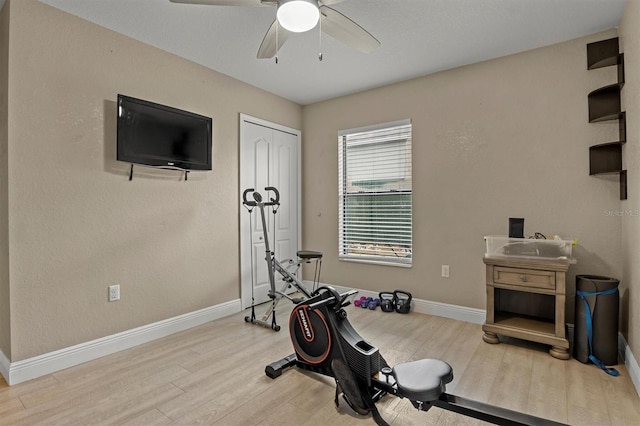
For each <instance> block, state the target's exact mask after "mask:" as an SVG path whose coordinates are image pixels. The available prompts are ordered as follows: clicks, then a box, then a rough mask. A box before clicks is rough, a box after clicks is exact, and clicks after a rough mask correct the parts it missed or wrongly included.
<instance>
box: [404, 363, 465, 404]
mask: <svg viewBox="0 0 640 426" xmlns="http://www.w3.org/2000/svg"><path fill="white" fill-rule="evenodd" d="M392 374H393V377H394V378H395V379H396V384H397V385H398V394H399V395H402V396H404V397H406V398H408V399H410V400H413V401H422V402H429V401H435V400H436V399H438V398H439V397H440V395H442V394H443V393H444V392H445V387H446V386H445V385H446V384H447V383H450V382H451V381H452V380H453V369H452V368H451V366H450V365H449V364H447V363H446V362H444V361H441V360H439V359H429V358H426V359H421V360H418V361H412V362H405V363H403V364H398V365H396V366H394V367H393V369H392Z"/></svg>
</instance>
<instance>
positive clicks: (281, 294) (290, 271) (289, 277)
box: [242, 186, 322, 331]
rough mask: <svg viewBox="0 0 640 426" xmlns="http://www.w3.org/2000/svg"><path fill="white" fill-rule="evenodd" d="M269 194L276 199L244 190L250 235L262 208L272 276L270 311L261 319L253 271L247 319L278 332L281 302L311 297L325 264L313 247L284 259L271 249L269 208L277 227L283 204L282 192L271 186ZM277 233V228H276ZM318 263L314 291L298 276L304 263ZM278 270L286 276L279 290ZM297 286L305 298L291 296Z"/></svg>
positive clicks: (268, 294)
mask: <svg viewBox="0 0 640 426" xmlns="http://www.w3.org/2000/svg"><path fill="white" fill-rule="evenodd" d="M264 190H265V191H266V193H267V194H268V193H269V192H273V194H274V198H269V201H264V200H263V198H262V195H261V194H260V193H259V192H257V191H255V190H254V188H249V189H246V190H245V191H244V192H243V193H242V205H243V206H244V207H245V208H246V209H247V211H248V212H249V221H250V222H249V224H250V225H249V227H250V229H251V232H250V234H251V235H252V231H253V227H252V226H251V217H252V213H253V209H254V208H255V207H257V208H258V210H260V218H261V220H262V232H263V237H264V247H265V261H266V262H267V272H268V278H269V291H268V293H267V296H268V297H269V298H270V299H271V303H270V305H269V307H268V308H267V310H266V312H265V313H264V315H263V316H262V318H261V319H258V318H256V312H255V306H256V305H255V299H254V294H253V288H254V280H253V272H252V273H251V315H250V316H245V317H244V320H245V321H246V322H249V323H252V324H256V325H260V326H263V327H269V328H271V329H272V330H274V331H280V326H279V325H278V323H277V321H276V306H277V305H278V302H280V300H282V299H283V298H286V299H288V300H290V301H291V302H293V303H294V304H298V303H301V302H302V301H304V300H305V299H308V298H310V297H311V292H312V291H313V290H315V289H316V288H317V286H318V283H319V281H320V270H321V267H322V253H321V252H319V251H312V250H298V251H297V253H296V256H297V257H298V258H297V259H295V260H294V259H286V260H282V261H278V260H277V259H276V256H275V252H274V251H272V250H271V248H270V247H269V232H268V230H267V218H266V214H265V207H271V208H272V211H273V214H274V229H275V214H276V213H277V212H278V208H279V207H280V192H279V191H278V190H277V189H276V188H274V187H272V186H268V187H266V188H265V189H264ZM249 194H251V195H252V198H253V201H251V200H249V199H248V196H249ZM274 232H275V231H274ZM251 246H252V249H251V254H252V256H253V240H252V241H251ZM312 261H313V262H315V273H314V277H313V290H311V291H310V290H309V289H308V288H307V287H306V286H305V285H304V283H303V282H302V281H300V279H298V271H299V270H300V268H301V266H302V264H303V263H311V262H312ZM251 265H253V258H252V259H251ZM276 272H277V273H278V274H280V275H281V276H282V287H281V288H280V290H277V289H276V279H275V273H276ZM292 287H295V288H296V289H297V290H298V291H299V292H300V293H302V296H301V297H290V296H289V295H288V294H287V291H288V290H289V289H291V288H292ZM269 317H271V321H269Z"/></svg>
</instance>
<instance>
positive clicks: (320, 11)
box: [169, 0, 380, 61]
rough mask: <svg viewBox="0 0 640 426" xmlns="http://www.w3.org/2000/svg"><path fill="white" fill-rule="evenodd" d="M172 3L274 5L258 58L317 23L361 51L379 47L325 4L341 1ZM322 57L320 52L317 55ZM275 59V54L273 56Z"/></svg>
mask: <svg viewBox="0 0 640 426" xmlns="http://www.w3.org/2000/svg"><path fill="white" fill-rule="evenodd" d="M169 1H171V2H172V3H183V4H205V5H213V6H276V7H277V8H278V9H277V13H276V19H275V21H273V23H272V24H271V26H270V27H269V30H267V33H266V34H265V36H264V39H263V40H262V44H261V45H260V48H259V49H258V55H257V57H258V58H259V59H265V58H273V57H274V56H275V55H276V53H277V52H278V50H279V49H280V48H281V47H282V45H283V44H284V42H285V41H287V38H288V37H289V36H290V35H291V33H296V32H305V31H309V30H311V29H312V28H314V27H315V26H316V25H318V23H320V29H321V30H322V32H324V33H326V34H328V35H330V36H331V37H333V38H335V39H336V40H338V41H341V42H342V43H344V44H346V45H347V46H350V47H352V48H354V49H356V50H359V51H361V52H363V53H369V52H372V51H373V50H375V49H377V48H378V47H379V46H380V42H379V41H378V40H377V39H376V38H375V37H374V36H372V35H371V34H370V33H369V32H368V31H367V30H365V29H364V28H362V27H361V26H360V25H358V24H356V23H355V22H354V21H352V20H351V19H349V18H347V17H346V16H345V15H343V14H342V13H340V12H338V11H337V10H335V9H333V8H331V7H329V5H333V4H336V3H341V2H343V1H345V0H169ZM319 59H320V60H322V53H320V55H319ZM276 61H277V57H276Z"/></svg>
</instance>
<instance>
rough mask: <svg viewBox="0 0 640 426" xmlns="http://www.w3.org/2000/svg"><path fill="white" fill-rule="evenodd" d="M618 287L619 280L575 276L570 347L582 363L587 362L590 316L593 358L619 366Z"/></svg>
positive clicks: (595, 276) (596, 276)
mask: <svg viewBox="0 0 640 426" xmlns="http://www.w3.org/2000/svg"><path fill="white" fill-rule="evenodd" d="M618 284H620V281H618V280H616V279H615V278H610V277H602V276H598V275H577V276H576V308H575V313H576V319H575V328H574V337H573V340H574V345H573V346H574V356H575V358H576V359H577V360H578V361H580V362H582V363H587V362H589V339H588V328H589V325H588V322H589V318H588V316H589V315H590V317H591V318H590V319H591V334H592V335H591V349H592V350H593V355H594V356H595V357H596V358H597V359H599V360H600V361H602V363H603V364H605V365H616V364H618V310H619V308H620V297H619V293H618ZM585 301H586V303H585ZM587 304H588V307H587Z"/></svg>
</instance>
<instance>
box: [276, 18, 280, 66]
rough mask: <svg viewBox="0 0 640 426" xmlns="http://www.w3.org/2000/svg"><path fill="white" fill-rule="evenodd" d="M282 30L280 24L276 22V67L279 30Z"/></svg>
mask: <svg viewBox="0 0 640 426" xmlns="http://www.w3.org/2000/svg"><path fill="white" fill-rule="evenodd" d="M279 28H280V23H279V22H278V21H276V65H277V64H278V29H279Z"/></svg>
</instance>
